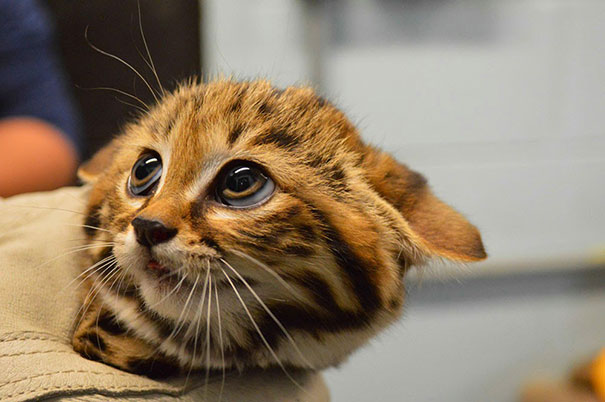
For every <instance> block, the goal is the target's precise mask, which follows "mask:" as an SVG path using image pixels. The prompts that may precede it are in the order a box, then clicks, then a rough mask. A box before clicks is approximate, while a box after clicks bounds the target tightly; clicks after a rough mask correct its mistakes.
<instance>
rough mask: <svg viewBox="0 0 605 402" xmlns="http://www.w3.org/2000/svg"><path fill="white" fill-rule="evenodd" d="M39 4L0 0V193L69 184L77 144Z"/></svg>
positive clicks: (74, 116) (47, 25) (74, 122)
mask: <svg viewBox="0 0 605 402" xmlns="http://www.w3.org/2000/svg"><path fill="white" fill-rule="evenodd" d="M42 5H43V3H41V2H37V1H35V0H19V1H0V197H6V196H9V195H13V194H17V193H23V192H31V191H41V190H51V189H54V188H57V187H60V186H62V185H65V184H69V183H70V182H71V181H72V180H73V177H74V172H75V168H76V164H77V162H76V161H77V159H78V151H79V149H78V148H80V147H81V143H80V135H79V131H80V130H79V121H78V116H77V113H76V111H75V108H74V104H73V102H72V99H71V97H70V94H69V90H68V84H67V80H66V76H65V74H64V72H63V71H62V69H61V64H60V62H59V59H58V56H57V54H56V49H55V46H54V44H53V40H52V38H53V37H52V23H51V21H50V20H49V19H48V17H47V15H46V13H45V12H44V9H43V7H41V6H42Z"/></svg>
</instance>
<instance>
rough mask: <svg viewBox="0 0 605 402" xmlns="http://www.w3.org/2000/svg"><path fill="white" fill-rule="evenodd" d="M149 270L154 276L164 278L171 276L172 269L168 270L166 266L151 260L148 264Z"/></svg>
mask: <svg viewBox="0 0 605 402" xmlns="http://www.w3.org/2000/svg"><path fill="white" fill-rule="evenodd" d="M147 269H148V270H149V272H151V273H152V274H154V275H158V276H164V275H169V274H170V269H168V268H167V267H166V266H165V265H162V264H161V263H159V262H158V261H156V260H154V259H151V260H149V262H148V263H147Z"/></svg>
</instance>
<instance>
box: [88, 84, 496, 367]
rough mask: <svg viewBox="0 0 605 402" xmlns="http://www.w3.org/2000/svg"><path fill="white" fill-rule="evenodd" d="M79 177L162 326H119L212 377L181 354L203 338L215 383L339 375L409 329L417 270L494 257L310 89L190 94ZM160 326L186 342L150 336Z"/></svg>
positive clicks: (200, 87)
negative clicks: (410, 281)
mask: <svg viewBox="0 0 605 402" xmlns="http://www.w3.org/2000/svg"><path fill="white" fill-rule="evenodd" d="M79 175H80V177H81V178H82V179H83V180H84V181H87V182H89V183H92V190H91V195H90V201H89V205H88V218H87V221H86V224H87V226H88V234H89V236H90V237H92V238H94V239H98V240H106V241H110V242H112V247H111V253H112V254H113V255H114V256H115V258H116V260H117V268H116V269H117V270H118V272H117V276H115V278H118V277H119V278H120V279H121V281H122V282H124V283H126V285H124V286H123V288H130V289H131V291H130V292H123V294H122V295H121V297H124V298H127V297H130V298H132V299H133V300H136V303H138V304H139V308H140V311H143V310H145V311H147V312H149V313H150V315H148V316H147V319H148V321H151V323H149V322H146V323H145V325H143V324H140V323H137V319H138V318H137V317H134V318H132V317H131V318H128V316H127V315H124V314H122V316H121V315H120V312H119V311H118V310H120V309H123V307H120V306H118V305H116V306H114V310H116V311H118V314H117V316H118V318H120V319H121V320H124V321H130V323H128V322H127V323H125V324H127V325H129V326H130V327H131V329H132V330H133V331H134V332H136V333H137V334H139V335H140V336H142V337H146V338H145V339H148V340H149V341H150V342H152V343H155V344H157V345H159V346H160V348H161V349H162V350H163V351H164V352H165V353H167V354H169V355H173V356H175V357H177V358H178V359H179V361H180V362H181V363H182V364H187V363H191V364H192V365H194V366H195V365H197V366H201V365H204V361H203V359H202V356H201V355H200V356H197V355H196V353H195V350H194V351H191V350H190V349H187V348H186V347H180V346H183V345H179V342H181V344H190V343H192V339H193V337H194V335H195V342H197V340H198V336H197V335H198V333H199V331H200V328H204V331H206V328H208V333H209V334H210V335H209V336H208V340H207V341H205V342H206V343H205V344H200V345H199V349H198V350H201V348H202V347H204V348H206V347H207V348H208V350H212V353H211V356H210V357H208V356H206V357H205V358H204V359H207V362H210V365H211V366H213V367H221V366H246V365H258V366H268V365H272V364H278V361H279V364H286V365H292V366H299V367H309V366H312V367H315V368H320V367H325V366H329V365H333V364H337V363H338V362H340V361H342V360H343V359H344V358H345V357H346V356H347V355H348V354H349V353H350V352H351V351H352V350H354V349H355V348H357V347H358V346H359V345H361V344H363V343H364V342H366V341H367V339H369V338H370V337H371V336H372V335H373V334H375V333H376V332H377V331H379V330H380V329H381V328H383V327H385V326H386V325H388V323H390V322H391V321H393V320H394V319H395V318H397V317H398V315H399V314H400V311H401V306H402V303H403V299H404V290H403V282H402V279H403V275H404V274H405V272H406V270H407V269H408V268H409V267H410V266H412V265H415V264H422V263H423V262H424V261H426V260H427V259H429V258H433V257H437V258H446V259H449V260H453V261H461V262H470V261H478V260H482V259H484V258H485V257H486V254H485V251H484V249H483V245H482V242H481V238H480V235H479V232H478V231H477V229H476V228H475V227H474V226H473V225H471V224H470V223H469V222H467V220H466V219H465V218H464V217H463V216H462V215H460V214H459V213H458V212H456V211H455V210H453V209H452V208H450V207H449V206H447V205H446V204H444V203H443V202H441V201H440V200H439V199H437V198H436V197H435V196H434V195H433V194H432V193H431V191H430V189H429V187H428V185H427V182H426V180H425V179H424V178H423V177H422V176H421V175H420V174H418V173H416V172H414V171H412V170H410V169H408V168H407V167H406V166H404V165H402V164H400V163H398V162H396V161H395V160H394V159H393V158H392V157H391V156H389V155H388V154H386V153H384V152H382V151H380V150H378V149H376V148H373V147H371V146H368V145H366V144H364V143H363V142H362V140H361V139H360V137H359V134H358V132H357V130H356V129H355V127H354V126H353V125H352V124H351V123H350V122H349V121H348V120H347V118H346V117H345V116H344V114H343V113H342V112H340V111H339V110H338V109H336V108H335V107H334V106H333V105H332V104H330V103H328V102H326V101H325V100H324V99H322V98H321V97H318V96H317V95H316V94H315V93H314V91H313V90H311V89H309V88H294V87H291V88H287V89H285V90H278V89H276V88H274V87H272V86H271V85H270V84H269V83H268V82H266V81H255V82H242V83H240V82H233V81H228V80H225V81H217V82H212V83H208V84H188V85H183V86H181V87H179V88H178V89H177V90H176V91H175V92H174V93H173V94H171V95H168V96H167V97H165V98H164V99H163V100H162V102H160V103H159V104H158V105H157V106H155V107H154V108H152V109H151V110H150V111H149V112H148V113H147V114H144V115H142V116H141V117H140V118H139V119H138V120H137V121H136V122H134V123H131V124H129V125H127V126H126V127H125V129H124V132H123V134H122V135H120V136H119V137H117V138H116V139H114V140H113V141H112V142H111V143H110V144H109V145H108V146H107V147H105V148H104V149H103V150H102V151H100V152H99V153H98V154H97V155H95V157H93V159H92V160H91V161H89V162H88V163H86V164H85V165H83V166H82V167H81V169H80V172H79ZM96 258H97V259H100V258H101V254H99V255H97V256H96ZM106 276H107V275H105V277H104V275H103V273H98V275H97V281H98V282H99V283H100V284H101V286H104V287H105V288H106V290H107V291H108V292H111V291H113V292H115V293H116V294H117V295H118V296H120V294H119V293H120V292H119V290H118V291H117V292H116V286H117V285H116V286H111V285H112V281H111V279H107V278H106ZM115 283H116V281H115V280H114V281H113V284H114V285H115ZM112 288H113V289H112ZM109 303H110V304H111V302H109ZM110 307H111V306H110ZM133 314H134V313H133ZM150 317H151V318H150ZM154 320H155V321H157V322H160V321H161V322H162V324H161V325H167V324H166V323H170V324H169V325H173V326H179V325H180V326H181V328H182V329H180V330H178V331H176V332H177V333H178V332H179V331H180V332H181V338H178V337H175V336H172V337H170V338H171V339H162V337H161V336H156V337H152V336H150V335H148V334H147V335H146V334H145V333H144V332H145V331H147V332H149V331H151V329H150V328H152V327H150V326H149V325H151V326H153V325H154V322H153V321H154ZM219 320H221V323H220V325H219V322H218V321H219ZM157 325H160V324H159V323H158V324H157ZM219 328H220V333H219ZM158 333H160V332H158ZM172 335H174V333H173V334H172ZM219 336H220V339H221V345H220V347H219V342H218V339H219ZM199 338H200V342H202V339H203V338H204V337H203V336H200V337H199ZM178 339H180V341H179V340H178ZM202 343H203V342H202ZM219 349H220V350H219ZM219 352H222V353H221V354H222V356H221V354H219ZM219 356H221V357H219Z"/></svg>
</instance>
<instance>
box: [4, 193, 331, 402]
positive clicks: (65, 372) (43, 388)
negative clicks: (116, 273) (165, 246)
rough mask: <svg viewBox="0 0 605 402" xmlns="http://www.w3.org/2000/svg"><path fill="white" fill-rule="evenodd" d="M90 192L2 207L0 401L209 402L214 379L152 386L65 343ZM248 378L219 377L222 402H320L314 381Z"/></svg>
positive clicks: (216, 386) (311, 377)
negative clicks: (222, 382) (223, 382)
mask: <svg viewBox="0 0 605 402" xmlns="http://www.w3.org/2000/svg"><path fill="white" fill-rule="evenodd" d="M87 191H88V189H87V188H85V187H83V188H65V189H61V190H57V191H53V192H49V193H36V194H27V195H21V196H17V197H12V198H9V199H0V400H2V401H25V400H40V399H50V400H61V401H65V400H70V401H71V400H73V401H76V400H77V401H101V400H103V401H105V400H129V401H150V400H166V401H202V400H208V401H215V400H218V399H219V394H220V390H221V378H211V379H210V381H209V383H208V385H207V386H205V378H204V375H197V376H193V375H192V376H191V378H189V379H188V381H186V382H185V379H184V378H179V379H173V380H170V381H167V382H162V381H154V380H151V379H148V378H146V377H141V376H137V375H133V374H130V373H126V372H123V371H120V370H117V369H114V368H112V367H109V366H106V365H104V364H101V363H98V362H93V361H90V360H87V359H84V358H82V357H81V356H80V355H78V354H77V353H75V352H74V351H73V350H72V348H71V345H70V335H71V330H72V325H73V318H74V316H75V315H76V313H77V310H78V308H79V305H78V301H77V297H76V295H77V284H78V280H74V278H76V277H77V276H78V274H79V273H80V272H81V270H82V267H80V266H79V264H78V260H79V259H78V256H79V255H80V254H81V251H78V249H76V248H75V247H79V246H81V245H82V244H83V243H84V239H83V238H84V235H83V234H82V229H81V227H79V225H81V222H82V219H83V213H82V210H83V208H84V205H85V199H86V193H87ZM290 374H291V375H292V377H293V378H294V379H295V380H296V382H297V383H298V384H299V385H300V386H297V385H295V384H294V382H293V381H292V380H291V379H289V378H287V376H286V375H285V374H284V373H283V372H282V371H280V370H268V371H250V372H246V373H244V374H241V375H230V376H227V378H226V379H225V384H224V388H223V392H222V394H221V397H220V399H221V400H222V401H225V402H229V401H328V400H329V394H328V390H327V388H326V386H325V383H324V382H323V379H322V377H321V375H319V374H316V373H310V372H302V371H301V372H296V371H294V372H290Z"/></svg>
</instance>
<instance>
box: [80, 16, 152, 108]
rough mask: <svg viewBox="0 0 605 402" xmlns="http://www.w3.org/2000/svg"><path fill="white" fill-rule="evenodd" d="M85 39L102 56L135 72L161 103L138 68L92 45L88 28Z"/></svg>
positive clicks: (85, 31)
mask: <svg viewBox="0 0 605 402" xmlns="http://www.w3.org/2000/svg"><path fill="white" fill-rule="evenodd" d="M84 38H85V39H86V42H87V43H88V45H89V46H90V47H91V48H93V49H94V50H96V51H97V52H99V53H101V54H102V55H105V56H107V57H110V58H112V59H114V60H117V61H119V62H120V63H122V64H123V65H125V66H126V67H128V68H129V69H130V70H131V71H132V72H134V73H135V74H136V75H137V76H138V77H139V78H140V79H141V80H142V81H143V82H144V83H145V85H146V86H147V88H148V89H149V92H151V95H153V98H154V99H155V101H156V102H159V99H158V97H157V95H156V93H155V91H154V89H153V87H152V86H151V85H149V82H147V80H146V79H145V77H143V76H142V75H141V73H139V72H138V71H137V69H136V68H134V67H133V66H131V65H130V64H129V63H128V62H126V61H125V60H124V59H122V58H120V57H118V56H116V55H114V54H111V53H109V52H106V51H104V50H102V49H100V48H98V47H97V46H95V45H93V44H92V42H91V41H90V40H89V39H88V26H86V29H85V30H84Z"/></svg>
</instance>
